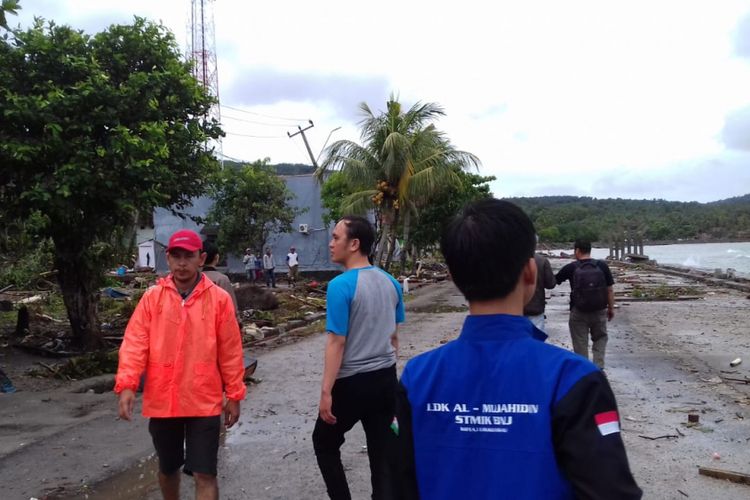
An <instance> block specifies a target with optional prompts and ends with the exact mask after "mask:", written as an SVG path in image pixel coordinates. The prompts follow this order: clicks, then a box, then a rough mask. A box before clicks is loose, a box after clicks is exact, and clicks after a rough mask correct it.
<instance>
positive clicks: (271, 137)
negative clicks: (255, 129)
mask: <svg viewBox="0 0 750 500" xmlns="http://www.w3.org/2000/svg"><path fill="white" fill-rule="evenodd" d="M224 133H225V134H227V135H236V136H237V137H252V138H254V139H286V137H285V136H283V135H251V134H238V133H236V132H226V131H225V132H224Z"/></svg>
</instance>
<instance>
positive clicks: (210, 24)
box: [188, 0, 221, 122]
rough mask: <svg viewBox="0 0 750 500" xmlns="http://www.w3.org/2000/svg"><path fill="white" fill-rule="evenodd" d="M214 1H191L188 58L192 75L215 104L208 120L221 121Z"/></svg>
mask: <svg viewBox="0 0 750 500" xmlns="http://www.w3.org/2000/svg"><path fill="white" fill-rule="evenodd" d="M214 1H215V0H191V4H192V5H191V7H192V8H191V10H190V35H189V37H188V45H189V47H188V57H189V58H190V60H191V61H192V62H193V75H194V76H195V78H196V79H197V80H198V81H199V82H201V83H202V84H203V86H204V87H205V88H206V90H207V91H208V92H209V93H210V94H211V95H213V96H214V97H216V101H217V103H216V104H214V106H213V107H212V108H211V110H210V111H209V112H208V117H209V118H215V119H216V121H219V122H220V121H221V108H220V107H219V104H218V101H219V71H218V67H217V65H216V29H215V28H214V9H213V4H214Z"/></svg>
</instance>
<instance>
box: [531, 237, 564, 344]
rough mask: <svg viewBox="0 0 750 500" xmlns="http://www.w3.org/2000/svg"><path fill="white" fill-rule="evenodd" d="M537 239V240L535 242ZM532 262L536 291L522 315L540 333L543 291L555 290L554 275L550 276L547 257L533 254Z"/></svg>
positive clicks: (544, 304)
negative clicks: (534, 269)
mask: <svg viewBox="0 0 750 500" xmlns="http://www.w3.org/2000/svg"><path fill="white" fill-rule="evenodd" d="M538 241H539V239H538V238H537V242H538ZM534 261H535V262H536V270H537V271H536V290H535V291H534V295H533V296H532V297H531V300H529V302H528V303H527V304H526V305H525V306H524V308H523V315H524V316H526V317H527V318H529V320H531V322H532V323H534V326H536V327H537V328H539V329H540V330H541V331H543V332H544V331H546V330H545V329H544V319H545V315H544V309H545V308H546V305H547V298H546V297H545V294H546V292H545V289H546V290H552V289H553V288H555V285H556V282H555V275H554V274H552V266H550V263H549V260H548V259H547V257H545V256H544V255H542V254H540V253H536V254H534Z"/></svg>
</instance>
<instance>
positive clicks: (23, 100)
mask: <svg viewBox="0 0 750 500" xmlns="http://www.w3.org/2000/svg"><path fill="white" fill-rule="evenodd" d="M213 103H214V99H213V98H212V97H211V96H209V95H208V94H207V92H206V91H205V90H204V89H203V87H202V86H201V85H200V84H199V83H198V82H197V81H196V80H195V79H194V78H193V77H192V76H191V74H190V67H189V65H188V64H187V63H185V62H184V61H182V60H181V58H180V54H179V51H178V48H177V44H176V42H175V40H174V37H173V36H172V34H171V33H169V32H168V31H167V29H166V28H164V27H163V26H161V25H157V24H154V23H151V22H148V21H146V20H144V19H141V18H136V19H135V21H134V23H133V24H132V25H113V26H111V27H109V28H108V29H106V30H105V31H103V32H101V33H98V34H96V35H93V36H89V35H86V34H84V33H83V32H81V31H77V30H74V29H72V28H70V27H67V26H57V25H55V24H54V23H52V22H50V23H49V24H45V23H44V22H43V21H42V20H37V22H36V23H35V25H34V26H33V27H32V28H30V29H29V30H27V31H23V32H22V31H17V32H14V37H13V38H12V39H10V40H8V39H6V40H0V116H2V120H0V177H1V178H2V183H0V186H1V187H0V206H2V210H4V211H5V212H6V215H7V217H8V218H9V219H15V218H19V219H24V218H26V217H28V216H29V215H31V214H33V213H36V212H38V213H42V214H44V216H45V217H46V224H45V225H44V227H43V228H40V230H39V234H40V235H41V236H43V237H48V238H50V239H51V240H52V242H53V245H54V253H55V256H54V264H55V267H56V269H57V270H58V274H57V276H58V282H59V284H60V288H61V291H62V294H63V298H64V301H65V305H66V308H67V311H68V318H69V320H70V324H71V329H72V333H73V340H74V343H75V344H77V345H79V346H84V347H95V346H96V345H98V344H99V343H100V334H99V333H100V332H99V327H98V320H97V313H96V302H97V296H98V288H99V286H100V283H101V280H102V277H103V269H105V268H106V267H108V266H111V265H113V264H114V263H115V262H114V250H115V247H116V245H117V243H118V242H117V238H118V237H119V236H120V235H122V234H124V231H125V229H126V228H128V227H129V226H130V225H131V224H132V223H133V219H134V214H136V213H137V212H138V211H141V212H143V211H150V210H152V209H153V207H156V206H162V207H170V206H171V207H173V209H174V210H177V211H179V210H181V209H183V208H184V207H185V206H186V205H187V204H188V203H189V202H190V200H191V198H193V197H195V196H198V195H200V194H202V193H203V192H204V189H205V187H206V183H207V181H208V178H209V177H210V174H211V173H212V171H213V170H215V169H216V168H217V167H218V165H217V162H216V160H215V159H214V158H213V156H212V154H211V151H209V150H208V149H207V146H206V145H207V141H208V140H209V139H215V138H218V137H219V136H220V135H221V130H220V129H219V127H218V124H217V123H216V122H215V121H213V120H208V119H207V118H205V117H206V116H207V112H208V110H209V109H210V107H211V105H212V104H213Z"/></svg>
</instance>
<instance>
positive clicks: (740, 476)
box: [698, 467, 750, 485]
mask: <svg viewBox="0 0 750 500" xmlns="http://www.w3.org/2000/svg"><path fill="white" fill-rule="evenodd" d="M698 474H701V475H703V476H709V477H715V478H716V479H728V480H729V481H732V482H733V483H741V484H747V485H750V474H745V473H742V472H734V471H731V470H723V469H712V468H710V467H698Z"/></svg>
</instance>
